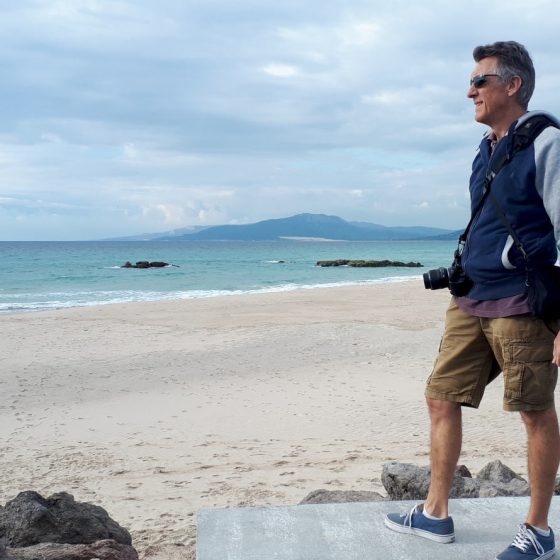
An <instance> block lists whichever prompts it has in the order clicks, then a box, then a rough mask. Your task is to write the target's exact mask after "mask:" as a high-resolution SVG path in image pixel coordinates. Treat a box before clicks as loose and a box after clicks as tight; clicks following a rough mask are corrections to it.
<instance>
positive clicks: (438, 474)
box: [424, 397, 462, 518]
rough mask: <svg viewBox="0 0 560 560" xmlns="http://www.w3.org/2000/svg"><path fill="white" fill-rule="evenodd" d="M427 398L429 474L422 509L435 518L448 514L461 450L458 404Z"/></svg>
mask: <svg viewBox="0 0 560 560" xmlns="http://www.w3.org/2000/svg"><path fill="white" fill-rule="evenodd" d="M426 400H427V402H428V409H429V411H430V420H431V433H430V438H431V439H430V449H431V467H432V477H431V481H430V490H429V492H428V497H427V498H426V501H425V503H424V511H426V513H429V514H430V515H433V516H434V517H439V518H444V517H448V516H449V509H448V500H449V491H450V490H451V485H452V483H453V475H454V473H455V468H456V466H457V462H458V461H459V455H460V453H461V439H462V422H461V405H460V404H459V403H456V402H451V401H443V400H436V399H432V398H430V397H428V398H427V399H426Z"/></svg>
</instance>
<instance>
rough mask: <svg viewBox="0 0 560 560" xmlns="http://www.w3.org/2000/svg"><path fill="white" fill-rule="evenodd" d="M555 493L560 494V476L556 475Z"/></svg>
mask: <svg viewBox="0 0 560 560" xmlns="http://www.w3.org/2000/svg"><path fill="white" fill-rule="evenodd" d="M554 495H555V496H560V476H557V477H556V482H555V483H554Z"/></svg>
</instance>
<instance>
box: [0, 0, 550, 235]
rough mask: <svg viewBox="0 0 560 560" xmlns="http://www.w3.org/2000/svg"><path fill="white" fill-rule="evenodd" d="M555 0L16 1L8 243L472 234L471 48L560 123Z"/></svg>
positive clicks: (0, 115) (0, 59)
mask: <svg viewBox="0 0 560 560" xmlns="http://www.w3.org/2000/svg"><path fill="white" fill-rule="evenodd" d="M559 28H560V3H558V2H557V0H532V1H531V2H526V1H525V0H524V1H523V2H521V1H520V0H486V1H480V0H468V1H463V0H457V1H453V2H449V1H439V0H423V1H422V2H412V1H408V2H403V1H400V0H391V1H390V2H388V1H386V0H384V1H381V0H306V1H301V0H298V1H295V0H282V1H278V0H275V1H274V2H273V1H270V0H235V1H234V0H196V1H194V0H158V1H157V2H156V1H154V0H134V1H132V0H18V1H17V2H3V3H2V6H1V7H0V67H1V68H2V71H1V78H0V101H1V103H0V240H88V239H101V238H108V237H117V236H126V235H135V234H140V233H144V232H158V231H162V232H163V231H170V230H173V229H177V228H182V227H187V226H197V225H217V224H242V223H252V222H256V221H260V220H264V219H269V218H281V217H287V216H291V215H293V214H298V213H301V212H311V213H324V214H332V215H337V216H340V217H342V218H344V219H346V220H350V221H352V220H357V221H367V222H373V223H378V224H382V225H387V226H396V225H409V226H410V225H424V226H436V227H442V228H449V229H459V228H461V227H463V226H464V225H465V224H466V222H467V221H468V215H469V201H468V187H467V185H468V177H469V171H470V165H471V161H472V158H473V157H474V154H475V149H476V147H477V146H478V144H479V142H480V139H481V137H482V135H483V134H484V132H485V130H486V129H485V127H484V126H483V125H481V124H478V123H475V122H474V120H473V115H474V111H473V104H472V101H471V100H469V99H467V97H466V92H467V89H468V80H469V77H470V73H471V72H472V70H473V68H474V62H473V60H472V50H473V47H475V46H476V45H480V44H488V43H492V42H494V41H498V40H516V41H519V42H521V43H523V44H525V46H526V47H527V48H528V50H529V52H530V53H531V55H532V57H533V60H534V63H535V67H536V71H537V85H536V90H535V94H534V96H533V100H532V101H531V104H530V106H529V108H530V109H545V110H548V111H550V112H552V113H556V114H560V96H559V95H558V92H559V91H560V63H559V60H560V56H559V55H560V52H559V51H560V42H559V41H558V29H559Z"/></svg>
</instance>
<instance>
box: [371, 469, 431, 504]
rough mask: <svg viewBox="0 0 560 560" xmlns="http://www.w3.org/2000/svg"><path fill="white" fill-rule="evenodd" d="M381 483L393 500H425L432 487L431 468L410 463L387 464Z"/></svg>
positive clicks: (382, 473)
mask: <svg viewBox="0 0 560 560" xmlns="http://www.w3.org/2000/svg"><path fill="white" fill-rule="evenodd" d="M381 482H382V484H383V486H384V487H385V490H387V494H388V495H389V498H390V499H391V500H423V499H424V498H425V497H426V496H427V494H428V487H429V486H430V468H429V467H418V466H417V465H412V464H410V463H395V462H391V463H385V464H384V465H383V470H382V472H381Z"/></svg>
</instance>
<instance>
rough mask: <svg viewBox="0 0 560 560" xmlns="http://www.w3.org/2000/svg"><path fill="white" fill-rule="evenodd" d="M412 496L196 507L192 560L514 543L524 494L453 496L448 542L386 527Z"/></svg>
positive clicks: (491, 548)
mask: <svg viewBox="0 0 560 560" xmlns="http://www.w3.org/2000/svg"><path fill="white" fill-rule="evenodd" d="M414 503H415V502H368V503H351V504H325V505H304V506H291V507H266V508H231V509H220V510H201V511H199V513H198V533H197V560H380V559H383V560H411V559H418V560H422V559H426V560H449V559H450V558H452V559H453V560H467V559H468V560H485V559H488V560H493V559H494V558H495V556H496V554H498V553H499V552H501V551H502V550H503V549H504V548H505V547H506V546H507V545H509V544H510V543H511V541H512V539H513V537H514V536H515V533H516V532H517V526H518V525H519V523H521V522H522V521H523V520H524V516H525V514H526V512H527V508H528V505H529V499H528V498H477V499H459V500H452V501H451V513H452V515H453V519H454V522H455V536H456V542H455V543H452V544H438V543H434V542H432V541H428V540H426V539H422V538H418V537H415V536H412V535H402V534H399V533H395V532H393V531H390V530H389V529H387V528H386V527H385V525H384V524H383V517H384V515H385V513H386V512H387V511H397V512H405V511H407V510H408V509H410V508H411V507H412V506H413V505H414ZM550 523H551V525H552V527H557V528H558V529H559V530H560V497H555V498H554V499H553V503H552V507H551V518H550ZM559 534H560V531H559ZM556 557H560V554H559V555H557V556H556Z"/></svg>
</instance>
